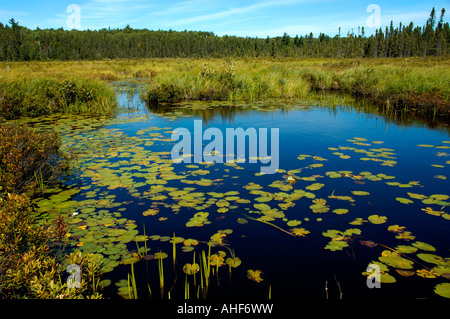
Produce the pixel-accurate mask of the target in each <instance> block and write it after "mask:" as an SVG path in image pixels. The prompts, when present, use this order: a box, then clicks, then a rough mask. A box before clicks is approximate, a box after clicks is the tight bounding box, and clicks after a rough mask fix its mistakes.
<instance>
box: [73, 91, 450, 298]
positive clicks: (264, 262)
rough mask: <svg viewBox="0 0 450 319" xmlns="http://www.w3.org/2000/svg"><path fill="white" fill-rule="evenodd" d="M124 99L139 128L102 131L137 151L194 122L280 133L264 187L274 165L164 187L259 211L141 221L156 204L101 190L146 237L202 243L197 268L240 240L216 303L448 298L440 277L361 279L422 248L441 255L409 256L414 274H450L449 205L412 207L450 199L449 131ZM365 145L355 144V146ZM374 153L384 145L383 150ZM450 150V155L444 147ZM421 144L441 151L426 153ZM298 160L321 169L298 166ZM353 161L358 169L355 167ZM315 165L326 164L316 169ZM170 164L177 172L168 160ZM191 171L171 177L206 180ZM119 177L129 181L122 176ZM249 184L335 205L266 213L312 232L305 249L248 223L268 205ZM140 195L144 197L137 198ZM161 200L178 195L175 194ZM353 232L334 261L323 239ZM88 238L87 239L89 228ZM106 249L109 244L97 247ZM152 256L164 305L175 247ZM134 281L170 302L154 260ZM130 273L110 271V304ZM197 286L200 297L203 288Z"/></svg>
mask: <svg viewBox="0 0 450 319" xmlns="http://www.w3.org/2000/svg"><path fill="white" fill-rule="evenodd" d="M118 99H119V102H120V104H121V105H123V106H126V107H128V109H127V108H126V107H125V108H124V109H123V111H122V113H121V114H120V115H119V118H120V117H123V118H124V119H133V118H134V119H135V120H133V121H129V120H124V121H123V122H119V123H111V124H105V125H102V127H101V128H102V129H105V130H116V131H119V132H123V133H122V136H123V137H125V136H127V137H133V138H136V139H139V138H140V137H142V136H145V135H142V134H137V133H139V131H140V130H143V129H144V130H145V129H148V128H149V127H160V128H166V129H163V130H160V131H158V132H165V133H162V135H163V136H164V137H165V138H169V137H170V134H169V132H170V131H171V130H172V129H175V128H178V127H185V128H187V129H189V130H190V131H191V132H193V131H194V130H193V125H194V120H202V125H203V130H206V129H207V128H211V127H215V128H218V129H220V130H221V131H222V132H224V135H225V131H226V129H227V128H238V127H240V128H243V129H244V130H245V129H247V128H250V127H253V128H255V129H256V130H258V129H260V128H268V129H270V128H278V129H279V157H280V160H279V168H280V169H281V170H283V171H281V172H280V173H275V174H266V175H263V176H259V174H257V173H258V172H259V170H260V166H261V165H264V164H261V163H260V162H258V163H256V164H250V163H239V166H240V167H241V168H242V169H236V168H234V167H231V166H227V165H225V164H221V163H215V164H213V165H204V164H196V163H192V165H197V166H199V167H198V168H196V169H203V170H206V171H208V172H207V174H206V175H196V174H194V175H191V174H190V173H189V179H191V180H195V179H201V178H207V179H209V180H213V181H214V182H212V184H211V185H209V186H202V185H197V184H194V185H192V184H185V183H183V182H182V181H180V180H179V179H175V180H168V181H167V182H168V183H167V184H165V185H164V187H173V188H177V189H179V190H181V189H183V188H185V187H193V188H195V190H194V192H202V193H205V194H207V193H208V192H219V193H227V192H230V191H238V192H239V193H238V195H237V196H238V197H239V198H241V199H248V200H250V203H237V204H236V203H233V201H230V202H231V206H234V207H233V208H232V209H229V210H228V211H226V212H225V213H220V212H218V211H217V209H218V207H217V206H216V205H214V204H212V205H210V206H209V207H205V208H203V209H200V210H196V209H195V207H181V208H180V209H179V210H178V211H174V210H173V207H171V206H170V205H172V204H173V203H175V201H174V200H173V199H172V198H171V197H170V196H167V198H166V199H164V200H162V202H163V203H165V204H167V205H166V206H165V205H164V204H159V205H158V206H157V207H158V210H159V212H158V213H157V214H156V215H155V216H143V214H142V213H143V212H144V211H145V210H147V209H149V208H150V207H152V205H153V204H154V201H152V200H151V199H150V197H149V196H141V197H133V196H132V195H131V194H130V191H129V190H128V189H127V188H126V187H119V188H115V189H112V190H107V189H106V187H103V186H99V187H97V188H98V192H101V191H102V190H103V191H105V192H107V193H108V194H110V195H115V199H114V201H115V202H116V203H126V204H124V206H123V207H126V210H123V211H122V212H121V217H122V218H126V219H128V220H133V221H135V224H136V225H137V228H136V229H137V230H138V231H139V234H143V230H144V226H143V225H144V224H145V231H146V234H147V235H148V236H152V235H160V236H170V237H172V236H173V235H174V233H175V235H176V236H180V237H183V238H184V239H187V238H193V239H196V240H198V241H200V244H199V245H197V246H196V247H195V250H194V251H195V252H196V254H197V255H196V258H197V259H196V260H197V261H196V262H198V257H199V255H198V253H199V252H201V250H205V251H206V252H207V251H208V246H207V244H206V242H208V240H209V238H210V237H211V236H212V235H213V234H215V233H216V232H217V231H218V230H224V229H231V230H232V233H231V234H227V236H226V237H225V241H224V243H225V244H226V247H224V246H215V247H212V250H211V253H212V254H213V253H216V252H217V251H218V250H222V251H224V252H225V253H226V254H227V256H226V257H225V259H226V258H228V257H230V256H231V255H230V249H232V250H233V251H234V253H235V255H236V256H237V257H239V258H240V259H241V261H242V263H241V265H240V266H238V267H237V268H233V269H232V271H231V275H230V273H229V269H228V268H229V267H228V265H225V266H222V267H220V268H219V272H218V275H214V276H212V277H211V287H210V290H209V292H208V298H211V299H216V298H268V296H269V289H271V295H272V298H278V299H287V298H289V299H291V298H296V299H297V298H312V299H326V298H329V299H339V298H340V297H343V298H344V299H353V298H363V299H366V298H380V299H390V298H442V297H439V296H438V295H436V294H435V293H434V287H435V286H436V285H438V284H440V283H445V282H448V279H446V278H444V277H442V276H436V278H423V277H421V276H418V275H417V274H414V275H412V276H409V277H405V276H402V275H400V274H399V273H397V272H396V270H395V267H392V266H389V271H388V273H389V275H391V276H392V277H394V278H395V280H396V282H395V283H383V282H382V283H381V288H373V289H370V288H368V286H367V283H366V281H367V278H366V277H365V276H364V275H363V274H362V272H364V271H365V270H366V268H367V266H368V265H369V264H370V263H372V261H377V260H378V258H379V257H380V256H382V252H383V251H385V250H389V249H387V248H386V247H390V248H394V247H397V246H398V245H406V246H411V245H412V244H414V243H416V242H422V243H426V244H429V245H431V246H432V247H433V249H434V250H433V251H426V250H421V249H419V250H417V251H416V252H414V253H409V254H405V255H404V256H408V258H410V260H413V261H414V264H413V267H412V270H414V271H417V270H420V269H428V270H429V269H432V268H433V267H435V266H437V265H436V264H433V263H429V262H428V263H427V262H425V261H423V260H422V259H420V258H419V257H418V256H417V254H419V253H428V254H434V255H437V256H440V257H441V266H442V265H444V266H445V267H449V265H448V259H447V262H446V261H445V258H449V248H450V247H449V239H450V235H449V225H450V221H449V219H448V218H445V217H447V216H448V215H445V214H450V210H449V207H448V206H449V205H450V204H449V200H448V199H443V200H441V201H437V202H433V203H428V204H427V203H424V202H423V201H422V199H417V198H412V197H411V196H410V195H409V194H408V192H409V193H414V194H421V195H424V196H425V197H426V198H429V197H430V196H431V195H433V194H442V195H450V192H449V190H450V187H449V186H450V182H449V179H448V178H450V174H449V173H450V170H449V167H450V164H449V163H450V162H448V161H449V160H450V155H449V153H450V143H449V142H448V141H449V140H450V138H449V131H448V128H446V127H438V128H433V129H430V128H427V127H426V126H425V125H422V124H420V123H415V124H411V123H410V124H408V125H405V124H402V123H396V122H394V121H390V120H386V119H385V118H383V117H381V116H377V115H371V114H365V113H360V112H357V111H355V110H352V109H349V108H342V109H340V108H339V107H338V108H337V109H336V108H334V109H332V108H326V107H313V106H311V107H305V106H303V105H291V106H286V105H282V103H280V102H272V103H271V105H270V107H267V108H265V109H264V110H261V109H260V107H261V108H264V107H263V104H258V103H255V104H253V105H243V106H234V105H231V104H230V103H228V104H227V103H225V102H224V103H222V104H219V103H217V104H205V103H203V104H201V103H200V104H199V103H193V104H192V106H193V108H191V107H190V105H189V104H186V105H184V106H182V107H179V108H175V109H174V108H168V109H167V108H163V107H159V108H156V109H153V110H150V109H148V108H146V106H145V105H144V104H143V103H142V102H141V101H140V100H139V97H138V95H134V96H133V95H129V94H128V95H127V94H126V93H120V94H118ZM206 107H207V108H206ZM205 108H206V109H205ZM167 112H169V113H167ZM168 128H170V129H168ZM93 131H95V129H93ZM149 132H153V131H149ZM355 137H357V139H354V138H355ZM349 140H350V141H349ZM374 141H375V142H376V143H373V142H374ZM446 141H447V143H445V142H446ZM381 142H382V143H381ZM208 143H209V141H204V144H208ZM355 143H356V144H355ZM361 143H362V144H363V145H361ZM174 144H175V142H173V141H172V142H171V141H168V140H161V141H154V143H153V145H151V146H145V145H139V146H140V147H143V148H144V149H146V150H151V151H152V152H161V151H165V152H170V151H171V149H172V147H173V145H174ZM364 144H368V145H364ZM421 144H426V145H432V146H433V147H424V146H418V145H421ZM247 146H248V145H247ZM329 148H332V149H329ZM380 148H382V149H383V150H380ZM361 150H365V151H366V152H372V155H374V154H375V155H380V154H381V155H382V156H378V157H371V156H367V153H363V151H361ZM371 150H372V151H371ZM336 152H338V153H341V155H344V158H341V157H340V156H339V155H336V154H333V153H336ZM100 153H101V151H100ZM269 154H270V151H269ZM300 154H306V155H310V156H311V157H305V158H304V159H298V156H299V155H300ZM345 155H348V156H349V157H348V158H346V157H345ZM312 156H316V158H317V157H319V159H320V158H323V159H326V160H323V161H322V160H316V158H313V157H312ZM162 157H163V158H165V159H167V160H169V159H170V154H169V155H164V156H162ZM361 158H369V160H361ZM370 158H376V159H381V160H383V161H386V160H387V161H393V162H387V163H388V164H390V166H389V165H382V164H385V162H383V161H373V160H370ZM121 160H127V159H126V158H125V159H124V158H119V159H118V158H112V159H108V158H104V159H102V161H103V163H105V162H106V163H111V164H112V163H120V161H121ZM311 164H323V166H320V165H318V166H317V167H314V166H313V167H311V166H310V165H311ZM108 165H109V164H107V165H105V167H108ZM186 165H189V164H184V163H180V164H170V166H172V167H173V171H174V172H175V173H176V174H180V175H182V174H186V172H191V171H193V170H196V169H192V168H189V167H186ZM432 165H439V166H438V167H435V166H432ZM300 168H302V170H301V171H299V172H297V171H296V173H295V175H297V177H300V178H301V177H311V176H316V177H315V180H301V179H300V180H298V181H297V182H296V183H294V184H292V188H290V189H283V190H280V189H278V188H275V187H271V186H269V185H271V184H272V183H273V182H278V183H283V185H288V183H287V182H286V179H285V177H286V176H285V174H286V173H285V172H286V171H290V170H298V169H300ZM337 171H351V173H347V174H348V176H345V173H342V177H339V178H330V177H329V175H327V172H328V173H329V172H337ZM130 172H132V171H130ZM361 172H370V173H371V175H377V174H385V175H383V176H391V179H380V180H369V179H367V178H361V179H360V177H364V176H368V175H367V174H366V175H365V174H360V173H361ZM121 174H124V173H123V171H122V173H121ZM255 174H256V175H255ZM369 175H370V174H369ZM81 176H82V177H81V178H79V179H77V182H78V183H79V184H81V185H85V186H86V185H89V183H90V181H91V180H90V179H89V178H87V177H85V176H84V177H83V174H82V173H81ZM355 176H356V177H355ZM352 177H355V178H352ZM411 181H412V182H413V183H412V184H410V185H412V186H408V187H405V185H407V184H408V183H410V182H411ZM134 182H145V177H142V176H135V177H134ZM251 182H253V183H256V184H258V185H260V186H261V187H262V190H263V191H266V192H267V193H269V194H276V193H278V192H285V193H288V194H292V193H294V192H295V191H296V190H304V191H307V192H309V193H313V194H315V198H316V199H318V198H320V199H324V200H326V203H325V205H326V206H327V207H328V209H329V210H328V211H327V212H323V213H314V212H313V211H312V209H311V208H310V206H311V205H312V204H314V202H313V199H312V198H307V197H302V198H300V199H297V200H295V201H294V203H295V205H294V206H292V207H288V208H286V209H284V210H283V209H280V208H279V206H278V204H279V203H285V202H283V201H282V200H275V199H273V200H271V201H269V202H267V203H266V204H267V205H269V206H270V207H271V208H278V211H279V212H282V213H283V214H284V219H283V218H275V219H273V220H271V221H269V222H270V223H272V224H273V225H276V226H278V227H279V228H282V229H284V230H286V231H291V230H292V229H293V228H304V229H306V230H308V231H309V234H307V235H306V236H305V237H294V236H291V235H289V234H287V233H285V232H283V231H282V230H280V229H279V228H276V227H274V226H273V225H269V224H266V223H262V222H259V221H256V220H254V219H250V218H247V217H249V216H250V217H252V218H255V219H256V218H258V217H261V216H263V214H261V212H259V214H258V213H256V212H254V211H256V210H257V209H255V208H254V206H253V205H254V204H258V202H256V201H255V198H257V197H259V196H260V195H254V194H250V193H249V190H246V189H245V188H243V186H245V185H248V184H249V183H251ZM387 182H389V183H393V182H398V183H400V185H403V186H402V187H399V186H398V185H389V184H386V183H387ZM314 183H321V184H323V186H322V187H321V188H320V189H318V190H308V189H307V187H308V186H309V185H311V184H314ZM150 189H151V186H150V185H144V186H140V187H138V188H137V190H138V192H139V193H140V194H141V195H142V194H144V193H145V192H146V191H149V190H150ZM352 191H365V192H368V193H369V194H368V195H365V196H360V195H354V194H352V193H351V192H352ZM86 192H87V190H83V191H81V192H80V193H79V194H78V195H76V196H75V198H74V199H75V200H83V199H85V196H86ZM133 192H135V190H133V191H132V192H131V193H133ZM162 193H164V194H166V195H167V194H168V192H162ZM330 195H337V196H351V198H352V200H353V201H352V202H350V201H348V200H340V199H336V198H333V197H331V198H330V197H329V196H330ZM205 196H206V199H208V198H210V196H208V195H205ZM398 197H400V198H406V199H410V200H411V201H412V202H411V203H409V204H404V203H401V202H399V201H398V200H396V198H398ZM444 198H445V197H444ZM159 202H161V201H159ZM118 207H121V206H118ZM153 207H155V206H153ZM426 207H431V208H432V209H433V210H434V211H438V212H439V213H438V215H439V216H436V215H431V214H427V213H426V212H424V211H423V210H422V209H424V208H426ZM338 208H342V209H348V212H347V213H346V214H336V213H334V212H333V210H334V209H338ZM115 209H116V208H114V209H110V211H111V212H113V211H116V210H115ZM97 211H98V209H97ZM199 211H201V212H208V213H209V216H208V217H207V220H208V221H209V222H210V223H209V224H205V225H203V226H202V227H186V223H187V222H188V221H189V220H190V219H191V218H192V217H193V215H194V214H195V213H197V212H199ZM252 211H253V212H252ZM93 214H95V213H93ZM371 215H379V216H384V217H385V218H386V219H385V222H384V223H381V224H374V223H372V222H370V221H368V217H369V216H371ZM161 217H163V218H167V220H165V221H160V220H159V219H160V218H161ZM238 218H245V219H247V223H246V224H241V223H239V222H238ZM356 218H362V219H364V220H365V222H364V223H363V224H362V225H352V224H349V223H350V222H352V221H354V220H355V219H356ZM292 220H296V221H301V224H299V225H296V226H289V225H288V224H287V222H288V221H292ZM391 225H399V226H404V227H406V231H409V232H411V234H412V235H413V236H414V239H410V240H404V239H399V238H396V235H398V233H394V232H392V231H389V230H388V227H389V226H391ZM351 228H356V229H359V230H360V235H353V236H352V237H351V238H347V241H346V242H347V244H348V246H347V247H345V248H343V249H342V250H337V251H331V250H329V249H325V247H326V246H327V244H328V243H329V242H330V241H331V238H328V237H325V236H323V233H324V232H326V231H327V230H340V231H345V230H346V229H351ZM87 229H88V230H89V227H88V228H87ZM361 240H370V241H373V242H375V243H378V244H379V245H377V246H375V247H367V246H364V245H361V244H360V241H361ZM202 242H203V243H202ZM101 245H102V243H98V247H100V246H101ZM126 245H127V249H128V250H129V251H133V250H136V243H135V242H134V241H130V242H128V243H127V244H126ZM139 245H140V247H142V246H143V245H144V244H143V242H140V243H139ZM147 245H148V248H149V249H150V253H152V254H154V253H156V252H158V251H159V250H161V251H164V252H166V253H167V254H168V258H166V259H165V260H164V267H165V268H164V270H165V273H164V274H165V282H166V286H165V294H167V291H168V290H169V289H170V288H171V287H172V285H173V281H174V279H175V277H174V270H173V261H172V244H170V243H169V242H167V241H165V242H164V241H161V240H151V239H150V240H148V241H147ZM182 246H183V245H182V244H181V243H180V244H177V255H176V256H177V265H176V269H177V278H176V279H177V280H176V284H175V285H174V286H173V288H172V291H171V297H172V298H179V299H182V298H184V292H185V290H184V289H185V288H184V287H185V276H186V275H185V274H184V273H183V271H182V267H183V265H184V264H186V263H192V262H193V260H192V258H193V252H183V251H182V250H181V248H182ZM81 249H83V247H81ZM249 269H253V270H255V269H259V270H261V271H262V272H263V278H264V280H263V281H262V282H260V283H256V282H253V281H251V280H249V279H248V278H247V271H248V270H249ZM134 270H135V273H136V278H137V286H138V289H139V294H140V296H141V297H144V298H145V297H148V289H147V284H150V286H151V288H152V296H153V298H156V299H158V298H159V297H160V296H159V281H158V268H157V262H156V261H155V260H151V261H140V262H138V263H136V264H135V265H134ZM130 272H131V270H130V265H129V264H126V265H123V264H119V265H117V266H116V267H114V268H113V270H112V271H109V272H107V273H106V274H105V278H106V279H111V280H112V283H111V284H110V285H109V286H108V287H107V288H105V290H104V294H105V295H106V296H107V297H109V298H120V297H119V296H118V295H117V287H116V286H115V283H116V282H117V281H119V280H122V279H127V275H128V274H129V273H130ZM444 272H445V271H444ZM197 276H198V275H197ZM230 278H231V279H230ZM192 279H193V278H192V276H190V277H189V278H188V280H189V281H190V285H191V286H190V287H191V291H190V297H191V298H196V292H195V288H193V282H192ZM196 280H197V286H198V281H199V277H197V279H196ZM326 288H328V290H326ZM165 298H166V297H165Z"/></svg>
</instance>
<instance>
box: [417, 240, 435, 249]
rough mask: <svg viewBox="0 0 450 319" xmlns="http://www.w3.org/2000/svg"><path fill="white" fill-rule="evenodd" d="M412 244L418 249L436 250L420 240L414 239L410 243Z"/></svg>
mask: <svg viewBox="0 0 450 319" xmlns="http://www.w3.org/2000/svg"><path fill="white" fill-rule="evenodd" d="M412 245H413V246H414V247H416V248H418V249H420V250H426V251H436V248H434V247H433V246H431V245H430V244H427V243H424V242H421V241H415V242H413V243H412Z"/></svg>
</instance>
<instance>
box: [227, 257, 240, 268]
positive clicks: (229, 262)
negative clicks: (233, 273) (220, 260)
mask: <svg viewBox="0 0 450 319" xmlns="http://www.w3.org/2000/svg"><path fill="white" fill-rule="evenodd" d="M225 263H226V264H227V265H229V266H230V267H233V268H236V267H238V266H239V265H240V264H241V263H242V261H241V260H240V259H239V258H238V257H234V258H227V259H226V261H225Z"/></svg>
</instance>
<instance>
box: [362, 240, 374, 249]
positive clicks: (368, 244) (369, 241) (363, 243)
mask: <svg viewBox="0 0 450 319" xmlns="http://www.w3.org/2000/svg"><path fill="white" fill-rule="evenodd" d="M359 243H360V244H361V245H363V246H366V247H369V248H372V247H375V246H378V244H377V243H376V242H373V241H371V240H360V241H359Z"/></svg>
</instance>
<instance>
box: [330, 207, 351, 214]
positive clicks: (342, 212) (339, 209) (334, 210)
mask: <svg viewBox="0 0 450 319" xmlns="http://www.w3.org/2000/svg"><path fill="white" fill-rule="evenodd" d="M333 213H335V214H338V215H344V214H347V213H348V209H346V208H336V209H333Z"/></svg>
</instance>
